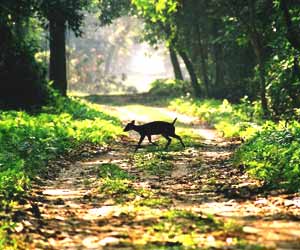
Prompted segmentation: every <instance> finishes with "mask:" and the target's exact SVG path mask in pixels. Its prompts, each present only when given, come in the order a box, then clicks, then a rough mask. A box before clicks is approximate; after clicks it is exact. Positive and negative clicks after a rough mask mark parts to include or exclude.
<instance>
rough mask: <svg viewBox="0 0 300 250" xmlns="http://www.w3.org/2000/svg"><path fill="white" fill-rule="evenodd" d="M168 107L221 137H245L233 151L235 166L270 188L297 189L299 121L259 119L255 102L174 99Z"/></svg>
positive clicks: (299, 154)
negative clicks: (221, 135) (211, 129)
mask: <svg viewBox="0 0 300 250" xmlns="http://www.w3.org/2000/svg"><path fill="white" fill-rule="evenodd" d="M169 106H170V108H172V109H174V110H176V111H178V112H181V113H184V114H188V115H193V116H197V117H199V119H200V120H202V121H204V122H206V123H208V124H209V125H211V126H214V127H215V128H216V129H217V130H218V131H219V132H221V133H222V134H223V135H224V136H225V137H228V138H232V137H239V138H243V139H244V140H245V143H244V144H242V145H241V146H240V148H239V149H238V151H237V152H236V154H235V157H234V161H235V164H236V165H244V166H246V169H247V171H248V173H249V174H250V175H252V176H253V177H255V178H258V179H260V180H263V181H264V182H265V184H266V186H269V187H270V188H285V189H287V190H288V191H293V192H295V191H298V190H299V189H300V149H299V148H300V140H299V138H300V123H299V122H296V121H294V122H290V123H289V124H287V123H286V122H285V121H283V122H277V123H275V122H271V121H268V120H264V119H262V118H261V117H262V115H261V110H260V108H259V104H258V103H250V102H249V101H248V100H247V99H245V98H244V99H243V100H242V101H241V103H240V104H231V103H229V102H228V101H227V100H223V101H220V100H193V99H190V98H189V99H187V98H176V99H173V100H172V101H171V102H170V105H169Z"/></svg>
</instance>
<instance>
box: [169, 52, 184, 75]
mask: <svg viewBox="0 0 300 250" xmlns="http://www.w3.org/2000/svg"><path fill="white" fill-rule="evenodd" d="M169 52H170V59H171V62H172V66H173V70H174V76H175V79H176V80H183V76H182V72H181V69H180V64H179V62H178V58H177V55H176V51H175V50H174V49H173V48H172V47H169Z"/></svg>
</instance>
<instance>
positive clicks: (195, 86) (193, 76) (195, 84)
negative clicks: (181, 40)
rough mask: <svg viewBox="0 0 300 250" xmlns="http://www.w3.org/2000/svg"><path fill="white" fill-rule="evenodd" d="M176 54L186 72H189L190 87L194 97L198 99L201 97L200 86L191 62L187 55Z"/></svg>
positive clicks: (182, 52)
mask: <svg viewBox="0 0 300 250" xmlns="http://www.w3.org/2000/svg"><path fill="white" fill-rule="evenodd" d="M178 53H179V55H180V56H181V58H182V60H183V62H184V64H185V66H186V69H187V71H188V72H189V75H190V78H191V83H192V87H193V89H194V92H195V96H196V97H200V96H201V89H200V85H199V83H198V79H197V75H196V73H195V69H194V66H193V64H192V62H191V61H190V59H189V57H188V56H187V54H186V53H185V52H184V51H179V52H178Z"/></svg>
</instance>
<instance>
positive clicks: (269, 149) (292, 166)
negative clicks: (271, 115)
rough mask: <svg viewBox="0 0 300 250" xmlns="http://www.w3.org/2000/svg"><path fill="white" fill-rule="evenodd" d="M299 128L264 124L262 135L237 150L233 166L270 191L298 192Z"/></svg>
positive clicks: (296, 125) (299, 167) (296, 126)
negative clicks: (258, 180) (240, 165)
mask: <svg viewBox="0 0 300 250" xmlns="http://www.w3.org/2000/svg"><path fill="white" fill-rule="evenodd" d="M299 136H300V124H299V123H298V122H293V123H291V124H289V125H288V126H285V125H284V123H279V124H274V123H270V122H268V123H266V124H265V125H264V127H263V129H262V131H260V132H258V133H256V134H255V136H253V137H252V138H251V139H250V140H249V141H247V142H246V143H245V144H244V145H242V146H241V147H240V149H239V150H238V152H237V153H236V155H235V162H236V164H243V165H246V167H247V170H248V172H249V173H250V174H251V175H253V176H255V177H257V178H259V179H261V180H263V181H265V182H266V183H267V184H269V185H271V186H272V187H284V188H287V189H288V190H291V191H297V190H298V189H299V188H300V149H299V148H300V141H299Z"/></svg>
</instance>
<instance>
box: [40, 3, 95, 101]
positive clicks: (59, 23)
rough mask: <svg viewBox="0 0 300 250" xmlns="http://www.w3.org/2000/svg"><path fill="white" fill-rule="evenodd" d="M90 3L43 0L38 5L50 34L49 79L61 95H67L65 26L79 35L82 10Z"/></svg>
mask: <svg viewBox="0 0 300 250" xmlns="http://www.w3.org/2000/svg"><path fill="white" fill-rule="evenodd" d="M90 5H91V3H90V2H89V1H87V0H73V1H60V0H44V1H43V2H42V4H41V6H40V9H39V12H40V16H41V17H42V18H43V19H44V20H45V22H48V23H49V34H50V66H49V68H50V70H49V79H50V80H51V81H53V87H54V88H55V89H57V90H58V91H59V92H60V94H61V95H63V96H66V95H67V85H68V84H67V74H66V42H65V40H66V37H65V33H66V28H67V27H68V28H70V29H72V30H73V32H74V33H75V34H76V35H77V36H79V35H81V31H80V27H81V25H82V21H83V17H84V15H83V10H87V9H88V7H89V6H90Z"/></svg>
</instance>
